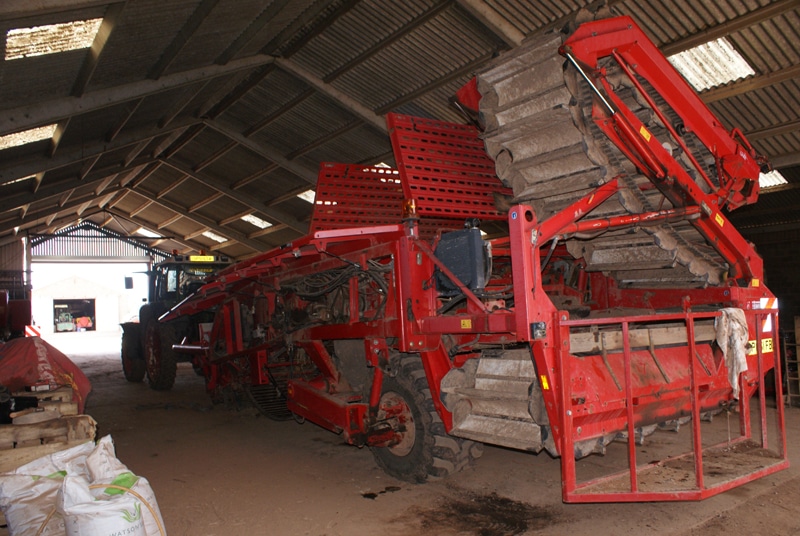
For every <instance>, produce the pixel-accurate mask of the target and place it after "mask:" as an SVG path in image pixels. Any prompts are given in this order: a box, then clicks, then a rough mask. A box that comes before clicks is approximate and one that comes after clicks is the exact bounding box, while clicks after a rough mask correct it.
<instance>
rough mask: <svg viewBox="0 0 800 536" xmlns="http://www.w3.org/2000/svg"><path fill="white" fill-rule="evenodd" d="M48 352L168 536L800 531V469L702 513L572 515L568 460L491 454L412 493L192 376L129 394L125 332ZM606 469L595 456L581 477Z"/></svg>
mask: <svg viewBox="0 0 800 536" xmlns="http://www.w3.org/2000/svg"><path fill="white" fill-rule="evenodd" d="M48 342H50V343H51V344H53V345H55V346H57V347H59V348H60V349H61V350H62V351H63V352H64V353H66V354H67V355H68V356H70V357H71V358H72V359H73V360H74V361H75V362H76V363H78V365H79V366H81V368H82V369H83V370H84V372H85V373H86V374H87V375H88V376H89V378H90V380H91V381H92V385H93V393H92V394H91V395H90V396H89V399H88V403H87V409H86V411H87V413H89V414H90V415H92V416H93V417H94V418H95V419H96V420H97V422H98V434H99V435H105V434H111V435H112V437H113V438H114V441H115V443H116V446H117V455H118V457H119V458H120V459H121V460H122V461H123V462H124V463H126V464H127V465H128V466H129V467H130V468H131V470H133V471H134V472H136V473H137V474H140V475H143V476H145V477H147V478H148V479H149V480H150V482H151V483H152V486H153V488H154V490H155V493H156V496H157V498H158V502H159V506H160V509H161V512H162V514H163V517H164V521H165V524H166V527H167V530H168V533H169V534H172V535H184V534H186V535H188V534H191V535H194V536H203V535H209V536H210V535H215V536H217V535H218V536H239V535H248V536H251V535H253V534H276V535H315V536H319V535H330V536H332V535H374V534H391V535H400V536H403V535H408V536H412V535H413V536H417V535H419V534H441V535H475V536H506V535H508V536H511V535H518V534H541V535H561V534H570V535H571V536H580V535H584V534H585V535H592V536H597V535H605V534H614V535H616V534H619V535H624V534H636V535H654V534H657V535H665V534H679V535H689V534H696V535H704V536H705V535H716V534H720V535H721V534H728V533H730V532H731V531H733V530H735V531H736V532H737V533H743V534H749V535H753V534H755V535H759V534H764V535H767V534H769V535H776V534H797V533H800V467H798V466H792V467H791V468H790V469H789V470H787V471H782V472H780V473H778V474H775V475H772V476H769V477H767V478H764V479H761V480H758V481H755V482H752V483H750V484H747V485H745V486H743V487H740V488H737V489H734V490H731V491H729V492H726V493H724V494H722V495H720V496H716V497H712V498H710V499H707V500H705V501H702V502H691V503H644V504H610V505H600V504H588V505H566V504H563V503H562V502H561V493H560V480H561V478H560V463H559V460H555V459H552V458H550V457H549V456H547V455H545V454H540V455H532V454H526V453H523V452H518V451H512V450H507V449H502V448H494V447H487V448H486V451H485V454H484V456H483V457H482V458H481V459H480V460H478V463H477V464H476V465H475V467H474V468H471V469H468V470H466V471H464V472H462V473H459V474H457V475H454V476H453V477H450V478H448V479H445V480H441V481H437V482H431V483H427V484H423V485H412V484H407V483H405V482H401V481H397V480H395V479H393V478H391V477H388V476H386V475H385V474H384V473H383V472H382V471H381V470H380V469H378V467H377V466H376V464H375V462H374V461H373V458H372V455H371V453H370V452H369V450H368V449H358V448H355V447H352V446H348V445H345V444H343V443H342V441H341V440H340V438H339V437H338V436H336V435H334V434H331V433H329V432H327V431H325V430H323V429H321V428H319V427H317V426H314V425H313V424H310V423H306V424H303V425H299V424H297V423H295V422H293V421H289V422H274V421H270V420H269V419H266V418H263V417H261V416H259V415H258V414H257V413H256V412H255V411H254V410H242V411H231V410H226V409H222V408H219V407H213V408H212V406H211V404H210V402H209V400H208V399H207V398H206V396H205V394H204V391H203V382H202V379H201V378H199V377H197V376H196V375H195V374H194V372H193V371H192V369H191V367H190V366H188V365H182V366H181V368H180V369H179V374H178V381H177V383H176V386H175V388H174V389H173V390H172V391H169V392H156V391H152V390H151V389H149V387H148V386H147V384H146V383H143V384H131V383H127V382H126V381H125V380H124V378H123V376H122V373H121V370H120V362H119V338H118V335H117V334H110V335H103V334H100V333H91V332H89V333H69V334H58V335H53V336H50V337H49V338H48ZM786 420H787V430H788V444H789V452H790V458H791V459H792V460H800V447H798V439H800V431H799V430H800V410H798V409H797V408H789V409H787V414H786ZM623 453H624V447H623ZM611 460H612V457H606V458H603V457H597V456H594V457H591V458H590V459H588V460H586V461H585V462H584V463H586V464H588V465H585V466H584V469H586V470H589V471H591V467H592V465H591V464H594V465H595V466H598V467H599V466H602V465H605V464H606V463H607V462H608V463H610V461H611ZM587 468H588V469H587Z"/></svg>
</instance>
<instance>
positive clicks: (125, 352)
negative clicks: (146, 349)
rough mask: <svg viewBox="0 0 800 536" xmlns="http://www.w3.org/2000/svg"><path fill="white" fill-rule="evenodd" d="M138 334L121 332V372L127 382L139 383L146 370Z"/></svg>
mask: <svg viewBox="0 0 800 536" xmlns="http://www.w3.org/2000/svg"><path fill="white" fill-rule="evenodd" d="M139 338H140V337H139V335H138V334H135V335H134V334H133V333H131V332H129V331H128V332H124V331H123V332H122V351H121V352H120V354H121V357H122V373H123V374H124V375H125V379H126V380H128V381H129V382H133V383H139V382H141V381H142V380H144V375H145V373H146V372H147V371H146V369H145V363H144V357H143V356H142V347H141V343H140V342H139Z"/></svg>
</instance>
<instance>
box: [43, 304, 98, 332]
mask: <svg viewBox="0 0 800 536" xmlns="http://www.w3.org/2000/svg"><path fill="white" fill-rule="evenodd" d="M95 321H96V316H95V307H94V299H88V298H87V299H78V300H69V299H54V300H53V322H54V326H53V330H54V331H55V332H56V333H61V332H65V331H94V330H95Z"/></svg>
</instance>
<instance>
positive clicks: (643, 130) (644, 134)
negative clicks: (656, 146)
mask: <svg viewBox="0 0 800 536" xmlns="http://www.w3.org/2000/svg"><path fill="white" fill-rule="evenodd" d="M639 135H640V136H641V137H643V138H644V141H650V138H651V137H652V134H650V133H649V132H648V131H647V129H646V128H644V125H642V126H641V127H640V128H639Z"/></svg>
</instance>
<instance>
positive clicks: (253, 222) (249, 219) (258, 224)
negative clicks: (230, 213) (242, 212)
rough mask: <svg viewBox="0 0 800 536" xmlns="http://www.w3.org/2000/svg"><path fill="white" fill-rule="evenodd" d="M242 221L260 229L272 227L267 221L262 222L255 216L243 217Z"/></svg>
mask: <svg viewBox="0 0 800 536" xmlns="http://www.w3.org/2000/svg"><path fill="white" fill-rule="evenodd" d="M242 221H246V222H247V223H249V224H251V225H255V226H256V227H258V228H259V229H266V228H267V227H272V224H271V223H270V222H268V221H266V220H262V219H261V218H259V217H258V216H256V215H255V214H248V215H247V216H242Z"/></svg>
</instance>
